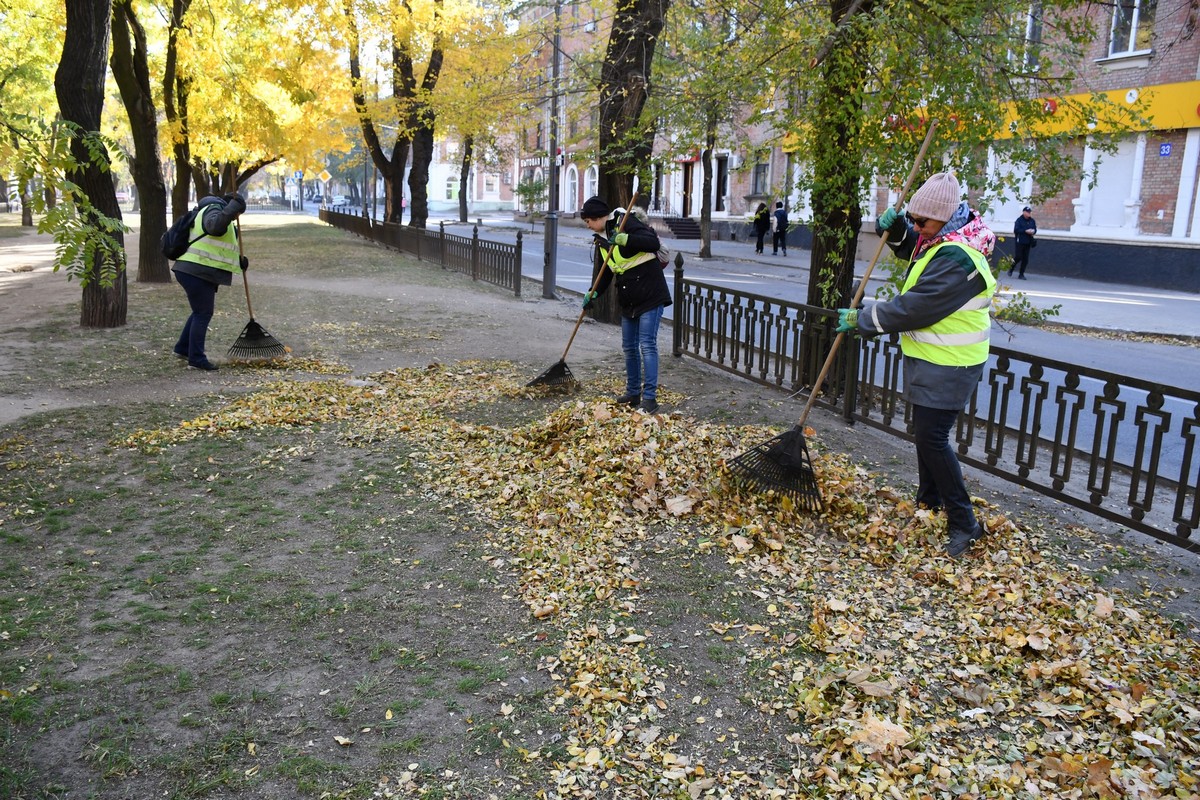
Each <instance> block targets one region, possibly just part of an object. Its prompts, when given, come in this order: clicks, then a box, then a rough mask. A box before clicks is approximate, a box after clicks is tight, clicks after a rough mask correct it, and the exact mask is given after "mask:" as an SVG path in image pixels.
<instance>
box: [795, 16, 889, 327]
mask: <svg viewBox="0 0 1200 800" xmlns="http://www.w3.org/2000/svg"><path fill="white" fill-rule="evenodd" d="M851 4H852V2H851V0H833V2H832V4H831V12H832V18H833V22H834V24H837V23H838V22H840V21H841V19H842V17H843V16H845V14H846V13H847V11H848V9H849V8H850V6H851ZM873 5H874V3H870V2H868V3H866V4H865V5H864V9H863V13H867V12H869V11H870V10H871V9H870V7H871V6H873ZM866 49H867V48H866V40H865V33H864V30H863V28H861V27H859V26H857V25H851V26H848V27H847V28H846V29H845V30H844V31H843V33H842V35H841V36H839V37H838V38H837V40H836V44H835V45H834V47H833V48H832V50H831V51H830V53H829V57H828V59H827V60H826V61H825V62H824V71H825V87H824V91H823V92H822V93H821V95H820V97H818V99H817V107H816V121H815V125H816V126H817V129H818V130H820V131H823V132H824V133H823V134H819V135H817V136H815V137H813V138H814V140H815V144H814V148H813V159H812V162H813V190H812V207H813V249H812V261H811V263H812V268H811V270H810V273H809V283H808V300H807V302H808V304H809V305H815V306H822V307H827V308H834V307H844V306H845V305H847V304H848V303H849V301H850V299H851V298H852V297H853V294H854V293H853V289H852V284H853V282H854V255H855V251H856V249H857V242H858V232H859V229H860V228H862V208H861V206H860V201H859V194H858V190H859V185H860V184H859V150H860V149H861V145H860V144H859V141H860V139H859V132H860V131H861V129H862V125H863V119H862V112H861V108H862V105H861V103H860V102H859V101H858V98H859V96H860V95H861V93H862V90H863V86H864V85H865V83H866V79H867V71H866V67H867V64H868V61H869V59H868V58H867V57H866ZM828 287H832V290H830V289H829V288H828Z"/></svg>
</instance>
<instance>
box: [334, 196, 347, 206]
mask: <svg viewBox="0 0 1200 800" xmlns="http://www.w3.org/2000/svg"><path fill="white" fill-rule="evenodd" d="M329 205H331V206H348V205H350V198H349V197H346V195H344V194H335V195H334V196H333V199H332V200H330V201H329Z"/></svg>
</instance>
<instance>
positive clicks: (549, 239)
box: [542, 0, 562, 300]
mask: <svg viewBox="0 0 1200 800" xmlns="http://www.w3.org/2000/svg"><path fill="white" fill-rule="evenodd" d="M561 20H562V0H555V1H554V52H553V53H552V54H551V56H550V58H551V67H550V76H551V77H550V194H549V202H548V205H549V208H548V209H547V210H546V226H545V236H544V239H545V244H546V261H545V264H544V266H543V268H542V297H543V298H545V299H546V300H554V299H555V298H556V295H555V294H554V287H555V284H556V283H557V281H558V48H559V44H560V42H559V23H560V22H561Z"/></svg>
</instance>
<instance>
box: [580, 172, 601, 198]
mask: <svg viewBox="0 0 1200 800" xmlns="http://www.w3.org/2000/svg"><path fill="white" fill-rule="evenodd" d="M599 188H600V169H599V168H598V167H588V168H587V172H585V173H584V176H583V196H584V197H595V196H596V191H597V190H598V189H599Z"/></svg>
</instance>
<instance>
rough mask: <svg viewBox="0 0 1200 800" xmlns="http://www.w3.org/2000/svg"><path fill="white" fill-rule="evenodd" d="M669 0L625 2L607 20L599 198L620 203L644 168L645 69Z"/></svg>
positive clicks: (648, 144)
mask: <svg viewBox="0 0 1200 800" xmlns="http://www.w3.org/2000/svg"><path fill="white" fill-rule="evenodd" d="M670 5H671V2H670V0H629V1H628V2H625V3H620V4H618V5H617V8H616V15H615V17H614V18H613V25H612V32H611V33H610V34H609V39H608V49H607V51H606V52H605V55H604V63H603V64H602V65H601V68H600V85H599V90H600V159H599V161H600V179H599V190H600V196H601V197H603V198H604V199H605V200H607V201H608V202H609V204H610V205H613V206H616V205H622V204H624V203H626V202H628V200H629V198H630V196H631V195H632V194H633V178H634V176H635V175H636V174H638V171H639V170H640V169H647V168H648V167H649V162H648V157H649V154H650V152H651V151H652V148H653V144H654V131H653V128H651V127H649V126H641V125H640V123H641V118H642V109H643V108H644V107H645V105H646V96H647V92H648V90H649V86H650V68H651V65H652V64H653V61H654V50H655V47H656V46H657V44H658V36H659V34H660V33H662V29H663V24H664V19H665V17H666V14H667V9H668V8H669V7H670Z"/></svg>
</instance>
